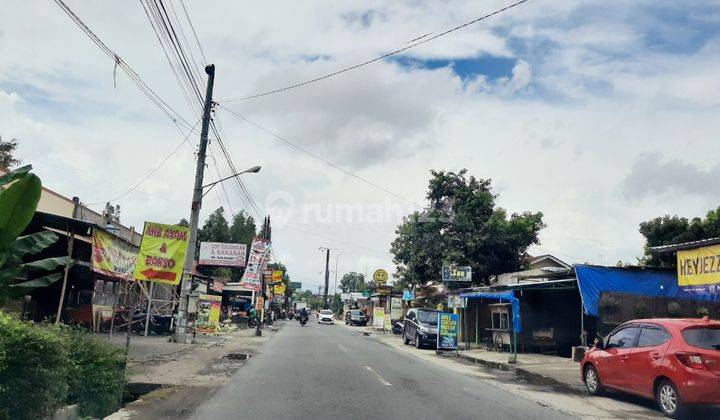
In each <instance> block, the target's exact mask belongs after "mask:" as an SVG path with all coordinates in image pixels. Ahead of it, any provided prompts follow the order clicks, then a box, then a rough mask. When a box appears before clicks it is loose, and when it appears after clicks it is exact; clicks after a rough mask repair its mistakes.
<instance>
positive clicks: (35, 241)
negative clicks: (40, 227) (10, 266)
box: [0, 231, 58, 265]
mask: <svg viewBox="0 0 720 420" xmlns="http://www.w3.org/2000/svg"><path fill="white" fill-rule="evenodd" d="M57 240H58V236H57V235H56V234H55V233H54V232H50V231H43V232H37V233H33V234H30V235H25V236H21V237H19V238H17V239H16V240H15V242H14V243H12V244H11V245H10V247H11V248H12V250H13V254H14V255H15V256H18V257H22V256H24V255H26V254H37V253H39V252H41V251H42V250H43V249H45V248H47V247H49V246H50V245H52V244H53V243H55V241H57ZM0 265H2V262H0Z"/></svg>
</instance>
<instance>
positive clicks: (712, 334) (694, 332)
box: [682, 328, 720, 350]
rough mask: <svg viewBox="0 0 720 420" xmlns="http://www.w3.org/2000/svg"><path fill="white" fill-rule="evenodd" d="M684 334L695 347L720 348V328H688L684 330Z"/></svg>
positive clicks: (686, 339) (687, 340) (687, 341)
mask: <svg viewBox="0 0 720 420" xmlns="http://www.w3.org/2000/svg"><path fill="white" fill-rule="evenodd" d="M682 336H683V338H684V339H685V342H686V343H688V344H689V345H691V346H693V347H700V348H701V349H708V350H720V328H688V329H686V330H683V332H682Z"/></svg>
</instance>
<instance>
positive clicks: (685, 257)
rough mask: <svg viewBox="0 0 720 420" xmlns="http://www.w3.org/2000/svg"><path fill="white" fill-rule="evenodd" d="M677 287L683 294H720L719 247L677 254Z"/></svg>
mask: <svg viewBox="0 0 720 420" xmlns="http://www.w3.org/2000/svg"><path fill="white" fill-rule="evenodd" d="M677 270H678V286H679V287H680V289H681V290H682V291H684V292H692V293H718V292H720V245H712V246H706V247H702V248H696V249H687V250H679V251H678V252H677Z"/></svg>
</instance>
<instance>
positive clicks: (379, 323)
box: [373, 306, 385, 330]
mask: <svg viewBox="0 0 720 420" xmlns="http://www.w3.org/2000/svg"><path fill="white" fill-rule="evenodd" d="M384 327H385V309H383V308H382V307H377V306H376V307H375V308H373V328H377V329H380V330H382V329H383V328H384Z"/></svg>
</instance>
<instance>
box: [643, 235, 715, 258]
mask: <svg viewBox="0 0 720 420" xmlns="http://www.w3.org/2000/svg"><path fill="white" fill-rule="evenodd" d="M717 244H720V238H708V239H701V240H699V241H691V242H682V243H679V244H671V245H663V246H653V247H650V252H657V253H659V254H662V253H665V252H673V251H679V250H683V249H693V248H700V247H703V246H710V245H717Z"/></svg>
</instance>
